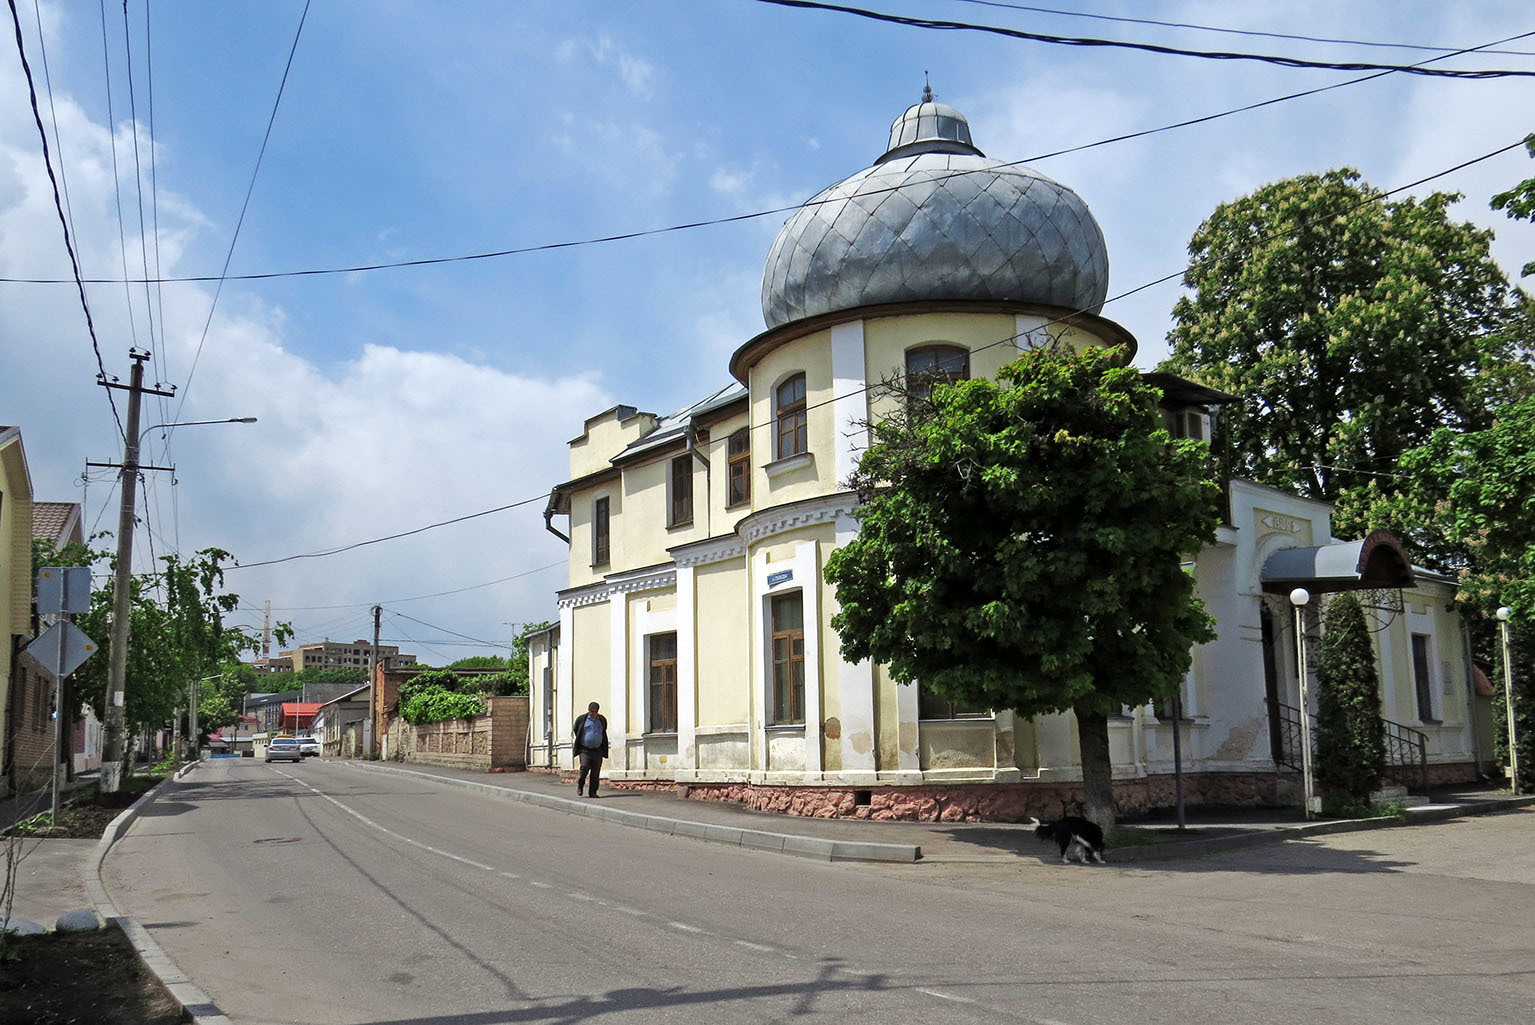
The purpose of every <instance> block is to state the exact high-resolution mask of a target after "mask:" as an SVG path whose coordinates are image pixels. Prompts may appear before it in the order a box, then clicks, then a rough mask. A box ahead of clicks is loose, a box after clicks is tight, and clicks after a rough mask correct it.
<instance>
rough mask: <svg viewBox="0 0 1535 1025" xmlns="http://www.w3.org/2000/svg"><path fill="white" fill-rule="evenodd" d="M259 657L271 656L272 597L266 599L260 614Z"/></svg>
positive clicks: (268, 657) (267, 657)
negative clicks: (264, 607)
mask: <svg viewBox="0 0 1535 1025" xmlns="http://www.w3.org/2000/svg"><path fill="white" fill-rule="evenodd" d="M261 657H262V658H266V659H270V658H271V657H272V599H270V598H268V599H267V600H266V609H265V611H263V612H262V614H261Z"/></svg>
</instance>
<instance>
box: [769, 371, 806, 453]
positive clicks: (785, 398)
mask: <svg viewBox="0 0 1535 1025" xmlns="http://www.w3.org/2000/svg"><path fill="white" fill-rule="evenodd" d="M776 398H777V402H776V405H777V407H778V415H777V419H778V458H779V459H786V458H788V457H789V456H797V455H799V454H800V453H801V452H805V451H807V450H808V449H809V447H810V445H809V440H808V438H807V431H806V419H805V375H804V374H795V375H794V376H793V377H791V378H789V379H788V380H787V381H785V382H784V383H783V384H780V385H779V386H778V391H777V394H776Z"/></svg>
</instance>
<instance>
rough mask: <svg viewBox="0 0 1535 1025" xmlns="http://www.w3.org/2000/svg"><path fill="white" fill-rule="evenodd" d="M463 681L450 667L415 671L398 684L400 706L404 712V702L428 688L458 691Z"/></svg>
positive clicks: (461, 688)
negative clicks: (420, 671)
mask: <svg viewBox="0 0 1535 1025" xmlns="http://www.w3.org/2000/svg"><path fill="white" fill-rule="evenodd" d="M463 687H464V681H463V678H462V677H460V676H459V675H458V674H457V673H455V672H454V671H453V670H451V669H428V670H426V671H425V672H422V673H417V674H416V675H415V676H412V677H411V678H410V679H408V680H406V681H405V682H404V683H402V684H400V708H401V710H402V711H401V714H402V715H403V714H404V711H403V709H404V708H405V704H406V702H408V701H410V700H411V699H412V698H414V697H415V696H416V695H418V694H421V693H424V692H426V691H429V690H439V691H449V692H452V693H458V692H459V691H461V690H463Z"/></svg>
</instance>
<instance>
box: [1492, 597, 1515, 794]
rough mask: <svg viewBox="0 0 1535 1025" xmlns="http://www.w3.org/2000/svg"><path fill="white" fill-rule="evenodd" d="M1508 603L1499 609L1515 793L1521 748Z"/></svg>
mask: <svg viewBox="0 0 1535 1025" xmlns="http://www.w3.org/2000/svg"><path fill="white" fill-rule="evenodd" d="M1510 614H1511V610H1510V609H1509V607H1508V606H1507V605H1504V606H1501V607H1500V608H1499V609H1498V612H1497V616H1498V630H1499V631H1500V632H1501V633H1502V635H1503V701H1504V709H1505V711H1506V712H1507V713H1508V784H1509V789H1510V790H1512V791H1513V792H1514V793H1516V794H1517V793H1518V792H1519V749H1518V748H1517V747H1515V746H1514V741H1515V734H1514V664H1513V661H1512V660H1511V659H1510V658H1509V647H1508V617H1509V615H1510Z"/></svg>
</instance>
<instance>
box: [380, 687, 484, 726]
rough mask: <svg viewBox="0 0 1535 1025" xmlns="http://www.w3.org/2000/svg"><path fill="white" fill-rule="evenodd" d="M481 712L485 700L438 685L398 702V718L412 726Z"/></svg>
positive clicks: (462, 717)
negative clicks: (444, 688)
mask: <svg viewBox="0 0 1535 1025" xmlns="http://www.w3.org/2000/svg"><path fill="white" fill-rule="evenodd" d="M483 714H485V702H484V701H482V700H480V698H479V697H478V696H477V695H474V694H457V693H454V692H453V691H450V690H443V689H441V688H438V687H433V688H430V689H427V690H422V691H420V692H418V693H416V694H414V695H412V696H411V697H410V698H409V699H408V700H405V701H401V702H400V718H402V719H404V720H405V721H406V722H408V723H410V724H411V725H412V726H420V725H421V724H422V723H429V722H442V721H443V720H445V719H468V718H470V717H471V716H476V715H483Z"/></svg>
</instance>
